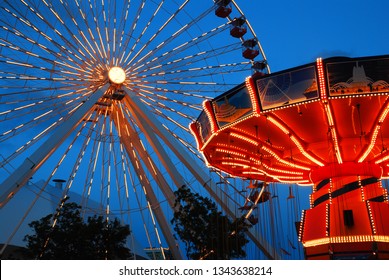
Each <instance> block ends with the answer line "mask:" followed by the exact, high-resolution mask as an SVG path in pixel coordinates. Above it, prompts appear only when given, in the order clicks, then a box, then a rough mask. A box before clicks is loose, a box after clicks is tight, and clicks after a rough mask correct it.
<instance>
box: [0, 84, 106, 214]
mask: <svg viewBox="0 0 389 280" xmlns="http://www.w3.org/2000/svg"><path fill="white" fill-rule="evenodd" d="M108 87H109V85H108V84H106V85H104V86H103V87H101V88H99V89H97V90H96V91H95V92H93V93H92V94H91V95H90V96H89V98H88V99H87V100H86V101H85V102H84V103H83V104H82V105H81V106H80V107H78V109H77V110H75V111H74V112H73V114H72V115H71V116H70V117H69V118H68V119H67V120H65V121H64V122H63V123H62V124H61V125H59V126H58V127H57V129H56V130H55V132H54V134H52V135H51V136H50V137H49V138H48V139H47V140H46V141H45V142H44V143H43V144H42V145H41V146H40V147H39V148H38V149H37V150H36V151H35V152H34V153H33V154H32V155H31V156H29V157H27V158H26V159H25V160H24V161H23V163H22V164H21V165H20V166H19V167H18V168H16V169H15V170H14V171H13V172H12V173H11V174H10V176H8V178H7V179H5V180H4V181H3V182H2V183H1V185H0V208H2V207H3V206H4V205H5V204H6V203H7V202H8V201H9V200H10V199H11V198H12V197H13V196H14V195H15V193H16V192H17V191H18V190H19V189H20V188H21V187H23V186H24V185H25V184H26V183H27V181H28V180H29V179H30V178H31V177H32V175H33V174H34V173H35V172H36V171H37V170H38V169H39V168H40V167H41V166H42V164H43V163H44V162H45V161H46V160H47V159H48V158H49V157H50V156H51V155H52V154H53V152H55V150H56V149H57V148H58V147H59V146H60V145H61V144H62V142H63V141H64V140H65V139H66V138H67V136H68V135H69V134H70V133H71V132H72V131H73V130H74V128H75V127H76V126H77V125H78V124H79V123H80V122H81V121H82V119H83V117H84V116H85V115H86V114H87V113H88V112H89V111H90V110H91V109H92V107H93V106H94V105H95V103H96V102H97V101H98V100H99V99H100V98H101V97H102V96H103V94H104V93H105V92H106V91H107V89H108Z"/></svg>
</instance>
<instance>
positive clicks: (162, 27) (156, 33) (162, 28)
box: [124, 0, 189, 67]
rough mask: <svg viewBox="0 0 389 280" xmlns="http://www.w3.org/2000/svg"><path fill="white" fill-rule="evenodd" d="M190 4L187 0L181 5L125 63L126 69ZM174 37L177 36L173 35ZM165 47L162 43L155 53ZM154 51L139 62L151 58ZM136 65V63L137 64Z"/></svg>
mask: <svg viewBox="0 0 389 280" xmlns="http://www.w3.org/2000/svg"><path fill="white" fill-rule="evenodd" d="M188 2H189V0H185V2H184V3H183V4H181V6H180V7H178V8H177V10H176V11H175V12H174V13H173V14H172V15H171V16H170V17H169V18H168V19H167V20H166V21H165V23H163V24H162V25H161V26H160V27H159V29H158V30H157V31H156V32H155V33H154V34H153V35H152V36H151V37H150V38H149V39H148V41H147V43H145V44H144V45H143V46H142V47H141V48H140V50H139V51H138V52H137V53H136V54H135V55H134V56H132V57H131V59H130V60H129V61H128V62H126V61H124V65H125V67H128V66H129V65H130V64H132V63H133V61H134V60H135V59H136V58H137V57H138V56H139V55H140V54H141V53H142V52H143V50H145V49H147V47H148V46H149V45H150V44H151V42H153V41H154V39H155V38H157V37H158V35H159V34H160V33H161V32H162V31H163V30H164V29H165V28H166V27H167V26H168V25H169V23H170V22H171V21H172V20H173V19H174V18H175V17H176V16H177V15H178V13H179V12H181V11H182V10H183V9H184V7H185V6H186V4H187V3H188ZM173 36H175V35H174V34H173ZM162 45H164V42H162V43H161V44H159V45H158V46H157V48H156V49H155V51H157V50H159V49H160V48H161V46H162ZM151 53H152V51H149V52H148V53H147V54H146V55H144V56H143V57H141V58H140V59H139V60H138V63H139V62H140V61H142V60H144V59H146V58H148V57H150V55H151ZM135 64H136V63H135Z"/></svg>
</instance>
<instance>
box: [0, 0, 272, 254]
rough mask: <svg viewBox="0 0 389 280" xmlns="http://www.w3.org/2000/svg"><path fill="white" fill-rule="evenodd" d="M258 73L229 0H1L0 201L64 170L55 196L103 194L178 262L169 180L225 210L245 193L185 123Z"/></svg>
mask: <svg viewBox="0 0 389 280" xmlns="http://www.w3.org/2000/svg"><path fill="white" fill-rule="evenodd" d="M253 71H261V72H269V67H268V65H267V63H266V57H265V55H264V53H263V50H262V48H261V45H260V43H259V41H258V38H257V36H256V34H255V33H254V31H253V29H252V27H251V26H250V24H249V22H248V21H247V20H246V18H245V17H244V14H243V12H242V11H241V9H240V8H239V6H238V5H237V3H236V2H235V1H226V0H221V1H211V0H202V1H199V0H196V1H189V0H176V1H153V0H147V1H146V0H138V1H105V0H99V1H97V0H52V1H44V0H20V1H19V0H16V1H15V0H12V1H11V0H4V1H2V2H1V4H0V143H1V144H0V158H1V161H0V178H1V180H0V206H1V207H5V206H6V205H7V203H8V202H9V201H11V200H12V198H13V197H14V196H17V195H18V191H19V190H20V189H22V188H23V187H24V186H25V185H26V184H28V182H32V183H33V182H34V179H36V178H41V179H43V180H44V182H45V183H44V184H43V185H41V186H40V187H39V188H37V190H36V196H37V197H39V196H40V195H41V194H42V193H44V192H45V188H46V186H47V185H48V184H50V183H51V182H52V181H53V180H57V181H58V178H60V179H61V180H64V181H65V184H64V185H65V186H64V188H63V192H62V197H59V198H58V203H60V201H61V200H62V199H63V198H64V197H66V196H68V195H69V193H70V192H77V193H79V194H80V196H81V197H82V200H81V203H82V206H83V207H84V209H89V208H90V206H88V205H89V204H88V203H89V201H91V200H97V201H98V202H99V204H100V206H101V207H100V212H101V214H103V215H106V216H107V217H110V216H119V217H120V218H121V219H122V220H123V222H124V223H132V225H131V228H132V231H133V232H134V233H137V232H138V230H137V231H134V230H133V228H134V227H138V228H141V230H139V235H142V236H147V238H144V239H145V240H147V241H146V242H147V243H148V244H146V245H144V247H150V248H155V247H156V248H164V247H168V248H169V249H170V251H171V253H172V255H173V257H174V258H176V259H179V258H182V252H181V251H180V248H179V246H177V243H178V241H177V240H176V239H175V238H174V234H173V232H172V229H171V225H170V219H171V218H170V217H171V212H172V206H173V204H174V194H173V192H174V191H175V190H176V189H177V188H179V187H180V186H182V185H188V186H190V187H191V188H193V189H195V190H206V191H207V192H208V193H209V195H210V196H212V197H213V199H214V200H215V201H216V202H217V203H218V205H220V207H221V208H222V209H223V210H224V211H225V212H227V213H228V214H229V215H231V216H234V215H235V216H236V215H237V210H236V209H237V208H238V207H239V206H241V204H242V203H241V200H242V199H244V197H243V196H242V197H239V195H238V194H239V192H236V191H234V189H233V188H234V187H235V186H234V185H233V184H231V183H230V179H229V178H225V177H224V176H223V174H222V173H220V172H209V170H208V169H207V167H206V165H205V163H204V161H203V158H202V156H201V155H200V154H199V153H198V152H197V149H196V144H195V142H194V139H193V137H192V135H191V134H190V131H189V128H188V127H189V124H190V123H191V122H192V121H194V120H195V119H196V118H197V116H198V114H199V112H200V111H201V110H202V103H203V101H204V100H205V99H211V98H213V97H215V96H218V95H220V94H221V93H223V92H226V91H227V90H229V89H231V88H232V87H234V86H236V85H237V84H240V83H242V82H243V81H244V78H245V77H246V76H248V75H251V74H252V72H253ZM32 177H33V179H31V178H32ZM220 181H222V182H224V183H225V184H227V185H228V191H226V190H224V189H222V188H221V184H218V182H220ZM229 192H234V193H235V196H236V197H234V196H232V195H230V193H229ZM26 203H34V200H33V199H32V200H31V201H30V202H26ZM0 211H1V209H0ZM169 213H170V214H169ZM134 223H137V226H134ZM250 237H251V238H252V240H253V241H254V243H255V244H257V246H259V247H260V248H261V249H262V250H263V251H264V252H265V255H266V256H268V257H274V256H273V255H272V254H271V253H270V251H269V250H268V247H267V246H266V245H265V241H264V240H262V239H261V237H260V236H258V235H255V234H254V233H251V235H250Z"/></svg>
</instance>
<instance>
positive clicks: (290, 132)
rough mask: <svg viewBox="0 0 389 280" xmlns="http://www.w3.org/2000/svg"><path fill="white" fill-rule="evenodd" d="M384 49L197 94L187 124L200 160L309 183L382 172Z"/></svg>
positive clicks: (386, 155)
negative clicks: (200, 98) (199, 108)
mask: <svg viewBox="0 0 389 280" xmlns="http://www.w3.org/2000/svg"><path fill="white" fill-rule="evenodd" d="M388 94H389V56H379V57H363V58H344V57H338V58H329V59H324V60H322V59H317V61H316V62H315V63H311V64H307V65H303V66H299V67H296V68H292V69H288V70H285V71H281V72H277V73H272V74H268V75H260V73H256V74H254V75H253V76H252V77H249V78H247V80H246V82H245V83H243V84H241V85H240V86H238V87H236V88H234V89H232V90H230V91H228V92H226V93H225V94H223V95H221V96H219V97H217V98H215V99H214V100H209V101H206V102H204V110H203V112H202V113H201V114H200V116H199V118H198V119H197V121H195V122H193V123H192V124H191V125H190V129H191V131H192V133H193V134H194V135H195V137H196V140H197V144H198V149H199V150H200V151H201V152H202V153H203V155H204V157H205V159H206V161H207V163H208V164H209V165H210V166H213V167H215V168H217V169H220V170H222V171H224V172H227V173H229V174H231V175H233V176H239V177H244V178H251V179H257V180H262V181H267V182H271V181H273V182H287V183H297V184H300V185H305V184H307V185H310V184H313V183H315V182H318V181H320V180H321V179H322V178H324V177H326V176H327V177H329V176H328V174H330V175H332V176H334V174H338V175H342V176H344V175H349V174H358V175H366V176H374V177H377V178H382V177H386V176H388V175H389V168H388V160H389V150H388V147H389V119H388V118H389V117H388V116H387V115H388V112H389V96H388Z"/></svg>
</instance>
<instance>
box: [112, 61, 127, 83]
mask: <svg viewBox="0 0 389 280" xmlns="http://www.w3.org/2000/svg"><path fill="white" fill-rule="evenodd" d="M108 78H109V80H110V81H111V82H112V83H115V84H119V85H120V84H122V83H123V82H124V81H125V80H126V72H124V70H123V68H121V67H117V66H115V67H112V68H111V69H109V71H108Z"/></svg>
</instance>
